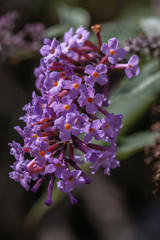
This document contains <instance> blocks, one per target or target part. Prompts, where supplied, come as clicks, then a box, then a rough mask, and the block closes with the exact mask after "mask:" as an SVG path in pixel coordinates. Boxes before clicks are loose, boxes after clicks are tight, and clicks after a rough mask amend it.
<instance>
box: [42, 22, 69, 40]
mask: <svg viewBox="0 0 160 240" xmlns="http://www.w3.org/2000/svg"><path fill="white" fill-rule="evenodd" d="M68 29H69V25H67V24H64V23H63V24H57V25H54V26H52V27H49V28H47V29H46V31H45V35H46V37H48V38H52V37H55V38H57V37H61V36H63V34H64V32H65V31H67V30H68Z"/></svg>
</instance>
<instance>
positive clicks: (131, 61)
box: [128, 55, 139, 66]
mask: <svg viewBox="0 0 160 240" xmlns="http://www.w3.org/2000/svg"><path fill="white" fill-rule="evenodd" d="M138 63H139V58H138V57H137V56H136V55H133V56H132V57H131V58H130V59H129V61H128V64H131V65H133V66H134V65H137V64H138Z"/></svg>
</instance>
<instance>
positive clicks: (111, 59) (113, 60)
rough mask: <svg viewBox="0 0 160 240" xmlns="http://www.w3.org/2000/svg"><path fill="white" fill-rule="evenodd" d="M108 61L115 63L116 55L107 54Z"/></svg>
mask: <svg viewBox="0 0 160 240" xmlns="http://www.w3.org/2000/svg"><path fill="white" fill-rule="evenodd" d="M108 61H109V62H110V63H112V64H117V56H116V55H111V54H110V55H109V56H108Z"/></svg>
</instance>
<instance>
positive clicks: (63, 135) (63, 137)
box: [59, 129, 71, 141]
mask: <svg viewBox="0 0 160 240" xmlns="http://www.w3.org/2000/svg"><path fill="white" fill-rule="evenodd" d="M59 137H60V139H61V140H62V141H69V140H70V138H71V133H70V131H68V130H65V129H64V130H63V131H62V132H60V134H59Z"/></svg>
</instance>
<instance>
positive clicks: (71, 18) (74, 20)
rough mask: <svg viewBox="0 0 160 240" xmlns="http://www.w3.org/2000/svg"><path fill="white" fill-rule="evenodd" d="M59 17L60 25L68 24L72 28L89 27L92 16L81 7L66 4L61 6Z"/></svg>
mask: <svg viewBox="0 0 160 240" xmlns="http://www.w3.org/2000/svg"><path fill="white" fill-rule="evenodd" d="M58 15H59V19H60V23H63V24H66V25H68V26H70V27H75V28H77V27H79V26H81V25H82V26H83V27H86V28H87V27H89V25H90V14H89V12H88V11H87V10H86V9H84V8H81V7H71V6H68V5H66V4H60V5H59V7H58Z"/></svg>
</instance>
